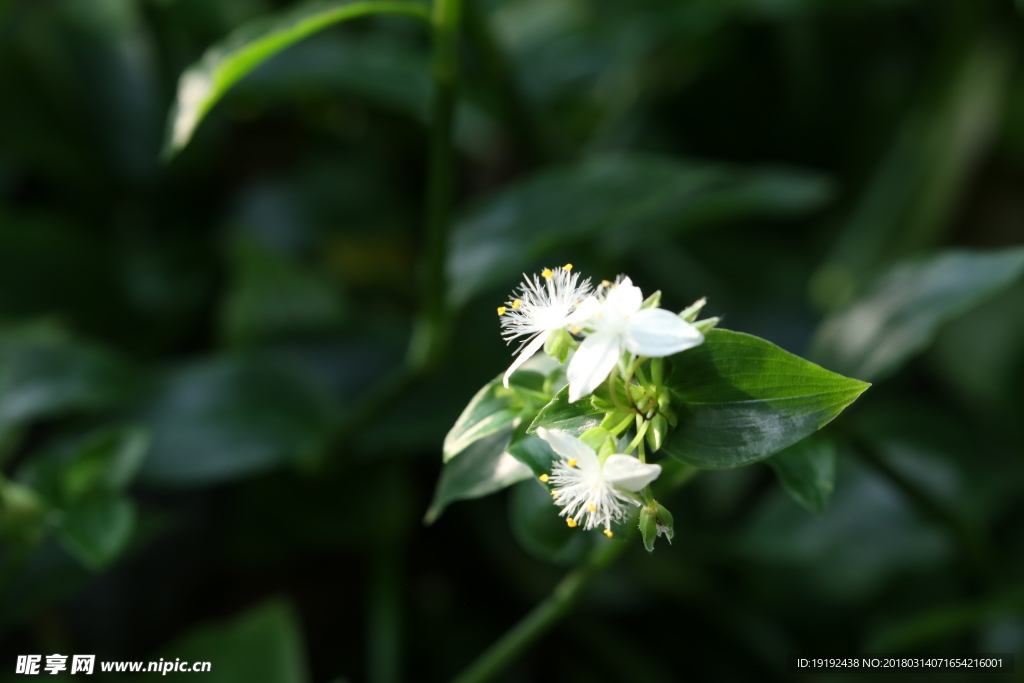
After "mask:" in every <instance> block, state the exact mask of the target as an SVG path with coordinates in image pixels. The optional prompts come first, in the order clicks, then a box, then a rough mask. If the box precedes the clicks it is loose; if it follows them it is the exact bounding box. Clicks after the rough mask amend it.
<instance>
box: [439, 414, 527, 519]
mask: <svg viewBox="0 0 1024 683" xmlns="http://www.w3.org/2000/svg"><path fill="white" fill-rule="evenodd" d="M511 437H512V430H511V429H510V428H507V429H505V430H504V431H501V432H498V433H496V434H491V435H490V436H487V437H484V438H482V439H479V440H477V441H475V442H473V443H472V444H471V445H470V446H469V448H467V449H466V450H465V451H463V452H462V453H460V454H459V457H457V458H455V459H454V460H451V461H449V462H447V463H445V465H444V468H443V469H442V470H441V476H440V477H439V478H438V480H437V489H436V490H435V491H434V500H433V502H431V504H430V509H429V510H427V515H426V518H425V519H424V521H425V522H426V523H427V524H433V523H434V521H435V520H436V519H437V518H438V517H440V516H441V513H442V512H444V509H445V508H446V507H448V505H449V504H450V503H453V502H455V501H457V500H469V499H472V498H482V497H483V496H487V495H490V494H492V493H495V492H497V491H500V490H502V489H503V488H505V487H507V486H511V485H512V484H515V483H516V482H519V481H522V480H523V479H528V478H530V477H532V476H533V472H531V471H530V468H529V467H527V466H526V465H524V464H523V463H521V462H519V461H518V460H516V459H515V458H514V457H512V456H511V455H510V454H509V453H508V451H507V450H506V449H507V448H508V445H509V440H510V439H511Z"/></svg>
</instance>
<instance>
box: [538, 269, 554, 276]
mask: <svg viewBox="0 0 1024 683" xmlns="http://www.w3.org/2000/svg"><path fill="white" fill-rule="evenodd" d="M552 275H554V272H553V271H552V270H551V269H550V268H545V269H544V270H542V271H540V276H541V277H544V278H547V277H551V276H552Z"/></svg>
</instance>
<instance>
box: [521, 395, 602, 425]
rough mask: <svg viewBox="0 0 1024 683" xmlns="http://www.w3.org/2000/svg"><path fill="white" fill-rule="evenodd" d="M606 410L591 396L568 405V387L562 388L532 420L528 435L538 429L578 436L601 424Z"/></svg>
mask: <svg viewBox="0 0 1024 683" xmlns="http://www.w3.org/2000/svg"><path fill="white" fill-rule="evenodd" d="M605 414H606V409H605V408H603V407H601V406H599V405H598V404H597V403H596V402H595V398H594V396H593V394H591V395H590V396H584V397H583V398H581V399H580V400H578V401H576V402H575V403H569V387H568V386H566V387H563V388H562V390H561V391H559V392H558V393H557V394H555V397H554V398H553V399H551V402H550V403H548V404H547V405H546V406H544V407H543V408H542V409H541V411H540V413H539V414H538V415H537V417H535V418H534V419H533V423H532V424H531V425H530V428H529V430H528V433H530V434H536V433H537V430H538V429H539V428H540V427H544V428H545V429H552V430H554V431H556V432H566V433H568V434H572V435H573V436H579V435H580V434H582V433H583V432H585V431H587V430H588V429H592V428H593V427H597V426H599V425H600V424H601V421H602V420H603V419H604V416H605Z"/></svg>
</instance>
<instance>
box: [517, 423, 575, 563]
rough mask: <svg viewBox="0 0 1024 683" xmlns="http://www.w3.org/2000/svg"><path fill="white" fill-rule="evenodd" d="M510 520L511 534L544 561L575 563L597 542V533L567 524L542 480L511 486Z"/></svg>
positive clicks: (531, 553) (524, 547)
mask: <svg viewBox="0 0 1024 683" xmlns="http://www.w3.org/2000/svg"><path fill="white" fill-rule="evenodd" d="M530 438H531V439H532V438H536V437H530ZM537 441H541V440H540V439H537ZM542 443H543V442H542ZM509 519H510V521H511V525H512V533H513V535H514V536H515V537H516V540H517V541H519V544H520V545H521V546H522V547H523V549H524V550H526V552H528V553H529V554H530V555H533V556H534V557H536V558H537V559H538V560H543V561H544V562H552V563H554V564H563V565H568V564H575V563H577V562H579V561H580V560H582V559H583V558H584V557H586V555H587V553H588V552H589V551H590V548H591V546H592V545H593V544H594V540H595V537H594V534H589V533H585V532H584V531H583V530H581V529H570V528H569V527H567V526H566V525H565V519H564V518H563V517H559V516H558V508H557V507H555V506H554V505H553V504H552V503H551V493H550V492H549V491H548V488H547V487H546V486H543V485H541V484H540V482H531V481H524V482H522V483H521V484H519V485H518V486H516V487H515V488H513V489H512V495H511V497H510V499H509Z"/></svg>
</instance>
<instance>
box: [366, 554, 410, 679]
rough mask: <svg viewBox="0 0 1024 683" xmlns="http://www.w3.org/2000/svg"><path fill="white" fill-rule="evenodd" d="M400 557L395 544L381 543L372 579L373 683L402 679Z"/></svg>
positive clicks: (371, 653)
mask: <svg viewBox="0 0 1024 683" xmlns="http://www.w3.org/2000/svg"><path fill="white" fill-rule="evenodd" d="M400 567H401V558H400V556H399V551H398V548H397V547H396V545H395V544H388V543H385V544H382V547H381V548H380V549H379V550H378V551H377V556H376V558H375V561H374V563H373V576H372V578H371V580H370V584H371V594H370V624H369V626H370V628H369V639H368V640H369V647H370V653H369V655H370V656H369V660H370V677H369V680H370V681H371V683H398V681H399V680H401V668H402V667H401V654H402V610H401V601H400V597H399V593H400V591H401V582H402V575H401V570H400Z"/></svg>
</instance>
